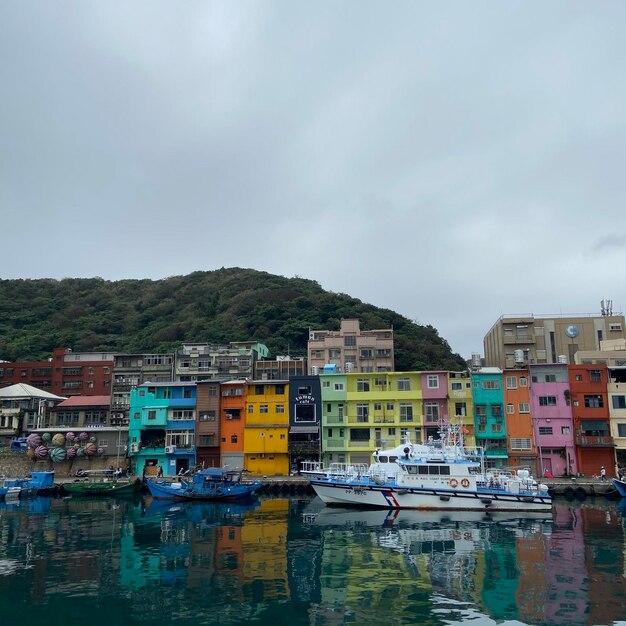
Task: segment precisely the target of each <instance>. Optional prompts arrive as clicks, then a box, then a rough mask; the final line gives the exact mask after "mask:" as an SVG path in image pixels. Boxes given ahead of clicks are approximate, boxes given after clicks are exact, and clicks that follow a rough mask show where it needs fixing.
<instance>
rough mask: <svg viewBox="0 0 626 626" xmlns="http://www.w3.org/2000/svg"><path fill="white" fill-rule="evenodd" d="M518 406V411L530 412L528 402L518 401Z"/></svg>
mask: <svg viewBox="0 0 626 626" xmlns="http://www.w3.org/2000/svg"><path fill="white" fill-rule="evenodd" d="M518 408H519V412H520V413H530V404H528V402H520V403H519V405H518Z"/></svg>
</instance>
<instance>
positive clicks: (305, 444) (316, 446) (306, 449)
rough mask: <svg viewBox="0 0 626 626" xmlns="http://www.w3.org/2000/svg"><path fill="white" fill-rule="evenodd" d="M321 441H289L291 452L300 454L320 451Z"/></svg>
mask: <svg viewBox="0 0 626 626" xmlns="http://www.w3.org/2000/svg"><path fill="white" fill-rule="evenodd" d="M319 451H320V442H319V441H291V442H289V452H292V453H298V454H305V453H308V454H312V453H319Z"/></svg>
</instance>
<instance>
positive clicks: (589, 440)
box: [568, 363, 615, 476]
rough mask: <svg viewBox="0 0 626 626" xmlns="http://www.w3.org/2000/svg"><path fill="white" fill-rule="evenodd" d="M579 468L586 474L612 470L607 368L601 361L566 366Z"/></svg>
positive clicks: (612, 450)
mask: <svg viewBox="0 0 626 626" xmlns="http://www.w3.org/2000/svg"><path fill="white" fill-rule="evenodd" d="M568 374H569V386H570V394H571V403H572V418H573V421H574V433H575V442H576V460H577V463H578V469H579V471H580V472H582V473H583V474H585V475H586V476H594V475H599V474H600V469H601V468H602V466H604V467H605V468H606V473H607V476H611V475H613V474H614V473H615V442H614V441H613V438H612V437H611V428H610V416H609V403H608V393H607V380H608V378H607V376H608V372H607V367H606V365H605V364H602V363H593V364H581V365H570V366H569V367H568Z"/></svg>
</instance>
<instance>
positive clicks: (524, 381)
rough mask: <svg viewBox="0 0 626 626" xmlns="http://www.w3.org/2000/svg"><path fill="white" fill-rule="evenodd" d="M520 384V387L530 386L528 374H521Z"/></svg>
mask: <svg viewBox="0 0 626 626" xmlns="http://www.w3.org/2000/svg"><path fill="white" fill-rule="evenodd" d="M519 386H520V387H528V378H526V376H520V379H519Z"/></svg>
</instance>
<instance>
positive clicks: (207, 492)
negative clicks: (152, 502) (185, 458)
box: [146, 468, 263, 501]
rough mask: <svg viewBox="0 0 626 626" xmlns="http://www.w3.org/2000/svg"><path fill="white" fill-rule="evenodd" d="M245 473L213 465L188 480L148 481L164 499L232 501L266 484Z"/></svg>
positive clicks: (150, 486) (149, 487)
mask: <svg viewBox="0 0 626 626" xmlns="http://www.w3.org/2000/svg"><path fill="white" fill-rule="evenodd" d="M243 473H244V471H243V470H229V469H221V468H210V469H204V470H200V471H199V472H197V473H196V474H194V475H193V476H192V477H191V478H190V479H189V480H178V481H175V482H169V481H167V480H154V479H148V480H146V485H147V487H148V489H149V490H150V494H151V495H152V497H153V498H158V499H161V500H214V501H217V500H224V501H232V500H239V499H242V498H246V497H249V496H251V495H253V494H254V493H255V492H256V491H258V490H259V489H260V488H261V487H262V486H263V483H261V482H258V481H246V480H244V479H243Z"/></svg>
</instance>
